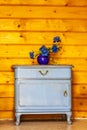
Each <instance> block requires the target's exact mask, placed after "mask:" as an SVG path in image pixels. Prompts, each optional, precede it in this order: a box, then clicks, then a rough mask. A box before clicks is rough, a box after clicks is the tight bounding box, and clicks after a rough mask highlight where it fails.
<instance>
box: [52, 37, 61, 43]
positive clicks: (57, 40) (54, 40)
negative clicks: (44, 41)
mask: <svg viewBox="0 0 87 130" xmlns="http://www.w3.org/2000/svg"><path fill="white" fill-rule="evenodd" d="M60 41H61V40H60V37H58V36H56V37H54V38H53V42H60Z"/></svg>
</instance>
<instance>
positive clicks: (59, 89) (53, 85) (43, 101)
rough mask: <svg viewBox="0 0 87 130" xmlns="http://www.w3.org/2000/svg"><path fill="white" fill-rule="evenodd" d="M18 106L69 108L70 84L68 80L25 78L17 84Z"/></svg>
mask: <svg viewBox="0 0 87 130" xmlns="http://www.w3.org/2000/svg"><path fill="white" fill-rule="evenodd" d="M17 98H18V100H17V101H19V102H18V104H19V106H20V107H25V106H26V108H32V109H36V108H37V107H38V108H39V109H41V108H43V107H44V109H45V108H46V109H53V108H54V109H58V108H60V109H62V107H63V108H64V107H65V108H66V107H67V108H70V106H71V104H70V100H71V85H70V82H69V81H64V80H63V81H61V80H59V81H57V80H25V81H20V82H19V83H18V86H17Z"/></svg>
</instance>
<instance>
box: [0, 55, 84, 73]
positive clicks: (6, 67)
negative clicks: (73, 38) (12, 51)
mask: <svg viewBox="0 0 87 130" xmlns="http://www.w3.org/2000/svg"><path fill="white" fill-rule="evenodd" d="M53 59H54V61H55V63H54V62H50V63H51V64H71V65H72V66H73V68H72V69H73V70H74V71H86V70H87V58H60V57H58V58H55V57H54V58H53ZM24 64H25V65H33V64H38V63H37V61H36V60H35V63H32V60H31V59H30V57H28V58H0V71H12V65H24Z"/></svg>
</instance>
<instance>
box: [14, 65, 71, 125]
mask: <svg viewBox="0 0 87 130" xmlns="http://www.w3.org/2000/svg"><path fill="white" fill-rule="evenodd" d="M13 69H14V72H15V73H14V74H15V75H14V79H15V116H16V125H19V124H20V117H21V115H23V114H66V115H67V122H68V124H71V115H72V111H71V105H72V104H71V80H72V76H71V71H72V66H71V65H55V66H54V65H46V66H45V65H37V66H36V65H32V66H26V65H24V66H13Z"/></svg>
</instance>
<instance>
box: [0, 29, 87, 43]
mask: <svg viewBox="0 0 87 130" xmlns="http://www.w3.org/2000/svg"><path fill="white" fill-rule="evenodd" d="M55 36H59V37H60V38H61V45H62V44H64V45H76V46H77V45H82V46H84V45H87V42H86V41H87V33H73V32H71V33H70V32H58V31H56V32H41V31H40V32H32V31H31V32H22V31H20V32H4V31H3V32H0V45H4V44H12V45H14V44H15V45H16V44H19V45H21V44H23V45H26V44H27V45H31V46H34V45H38V44H39V45H40V46H41V45H43V44H45V45H52V44H53V37H55Z"/></svg>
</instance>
